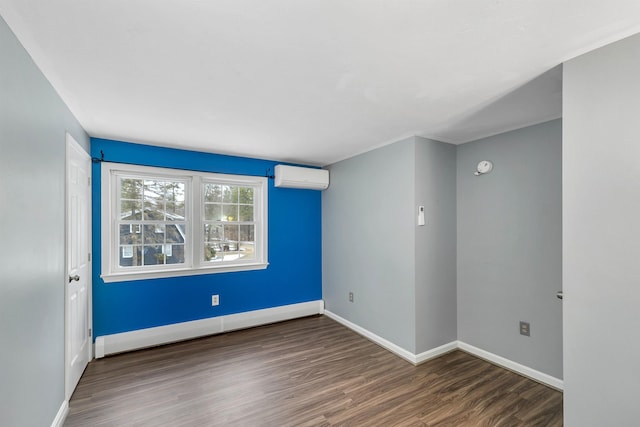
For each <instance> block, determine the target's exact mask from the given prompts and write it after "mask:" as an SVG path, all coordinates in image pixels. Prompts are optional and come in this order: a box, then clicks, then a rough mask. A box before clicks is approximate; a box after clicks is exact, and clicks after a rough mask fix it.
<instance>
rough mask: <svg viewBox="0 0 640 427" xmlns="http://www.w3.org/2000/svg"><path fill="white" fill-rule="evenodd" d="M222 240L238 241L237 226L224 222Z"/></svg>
mask: <svg viewBox="0 0 640 427" xmlns="http://www.w3.org/2000/svg"><path fill="white" fill-rule="evenodd" d="M224 240H225V241H228V240H233V241H236V242H237V241H238V226H237V225H229V224H224Z"/></svg>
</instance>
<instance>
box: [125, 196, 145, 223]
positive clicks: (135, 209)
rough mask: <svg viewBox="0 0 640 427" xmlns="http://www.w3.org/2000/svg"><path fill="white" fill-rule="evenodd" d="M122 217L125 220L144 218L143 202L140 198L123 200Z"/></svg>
mask: <svg viewBox="0 0 640 427" xmlns="http://www.w3.org/2000/svg"><path fill="white" fill-rule="evenodd" d="M120 219H121V220H123V221H136V220H137V221H140V220H141V219H142V202H141V201H139V200H122V201H121V202H120Z"/></svg>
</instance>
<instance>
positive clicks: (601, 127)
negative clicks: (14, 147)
mask: <svg viewBox="0 0 640 427" xmlns="http://www.w3.org/2000/svg"><path fill="white" fill-rule="evenodd" d="M563 101H564V107H563V108H564V153H563V155H564V161H563V169H564V177H563V190H564V194H563V204H564V212H563V233H564V235H563V242H564V252H563V257H564V263H563V274H564V277H563V280H564V291H565V299H564V336H565V341H564V366H565V381H564V385H565V397H564V398H565V400H564V405H565V406H564V407H565V425H566V426H567V427H590V426H594V427H595V426H605V425H606V426H617V427H625V426H637V425H638V422H639V421H638V420H639V419H640V409H639V408H638V380H639V379H640V365H639V362H640V340H639V339H638V338H639V334H638V332H637V329H636V326H637V322H638V319H639V318H640V315H639V313H640V285H639V281H640V261H639V255H640V35H636V36H633V37H631V38H628V39H625V40H623V41H620V42H617V43H614V44H612V45H609V46H606V47H604V48H601V49H598V50H596V51H593V52H590V53H588V54H586V55H583V56H580V57H578V58H576V59H573V60H571V61H569V62H567V63H566V64H565V66H564V92H563Z"/></svg>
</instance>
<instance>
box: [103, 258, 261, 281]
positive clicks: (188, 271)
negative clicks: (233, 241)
mask: <svg viewBox="0 0 640 427" xmlns="http://www.w3.org/2000/svg"><path fill="white" fill-rule="evenodd" d="M268 265H269V263H256V264H236V265H228V266H224V267H222V266H221V267H211V268H181V269H175V270H156V271H153V270H150V271H136V272H122V273H110V274H102V275H100V278H101V279H102V280H103V281H104V282H105V283H115V282H130V281H132V280H148V279H163V278H167V277H184V276H199V275H202V274H216V273H233V272H236V271H251V270H264V269H266V268H267V267H268Z"/></svg>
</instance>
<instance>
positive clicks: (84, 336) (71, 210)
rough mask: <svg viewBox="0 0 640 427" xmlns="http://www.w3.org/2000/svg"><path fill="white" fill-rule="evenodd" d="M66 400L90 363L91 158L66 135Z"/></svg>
mask: <svg viewBox="0 0 640 427" xmlns="http://www.w3.org/2000/svg"><path fill="white" fill-rule="evenodd" d="M66 173H67V177H66V221H67V227H66V233H67V236H66V246H67V255H66V257H67V275H68V278H67V279H66V280H65V282H66V284H65V286H66V293H65V325H66V326H65V363H66V366H65V372H66V379H65V397H66V400H69V399H70V398H71V395H72V394H73V391H74V390H75V388H76V385H77V384H78V381H79V380H80V377H81V376H82V373H83V372H84V369H85V368H86V366H87V363H89V360H91V356H92V355H91V351H92V345H91V334H90V331H89V328H91V323H90V321H91V316H90V314H91V313H90V308H91V307H90V301H91V221H90V218H91V157H89V155H88V154H87V153H86V152H85V151H84V150H83V149H82V148H81V147H80V145H79V144H78V143H77V142H76V141H75V140H74V139H73V137H72V136H71V135H69V134H67V168H66Z"/></svg>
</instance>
